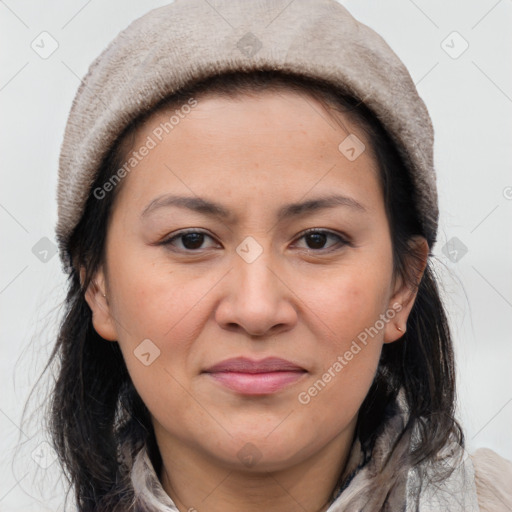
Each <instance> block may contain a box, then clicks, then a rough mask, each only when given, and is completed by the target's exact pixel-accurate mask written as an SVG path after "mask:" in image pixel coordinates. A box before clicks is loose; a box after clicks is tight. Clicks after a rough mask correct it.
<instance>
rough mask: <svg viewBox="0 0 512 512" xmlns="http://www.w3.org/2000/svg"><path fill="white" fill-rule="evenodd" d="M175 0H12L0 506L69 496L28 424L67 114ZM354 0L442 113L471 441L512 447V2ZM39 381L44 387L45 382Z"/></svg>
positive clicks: (53, 269) (4, 125)
mask: <svg viewBox="0 0 512 512" xmlns="http://www.w3.org/2000/svg"><path fill="white" fill-rule="evenodd" d="M209 2H210V3H212V4H213V5H215V2H214V1H213V0H209ZM166 3H168V2H166V1H156V0H151V1H146V2H135V1H134V0H130V1H127V0H123V1H121V0H110V1H109V2H99V1H98V0H96V1H94V0H89V1H88V2H87V1H75V0H74V1H66V2H64V1H63V0H60V1H56V0H53V1H46V2H44V3H43V2H36V1H35V0H27V1H15V0H6V1H0V44H1V48H2V52H1V55H0V59H1V62H0V64H1V65H0V108H1V112H2V116H1V120H0V126H1V130H2V132H1V134H2V136H1V139H0V144H1V148H0V159H1V167H0V169H1V172H2V187H1V189H0V225H1V233H2V251H1V259H0V314H1V319H0V334H1V344H0V350H1V355H0V389H1V390H2V391H1V393H0V434H1V435H0V453H1V454H2V456H1V457H0V511H7V512H11V511H12V512H14V511H18V510H19V511H21V510H23V511H38V512H41V511H44V510H52V511H56V510H62V505H61V504H62V496H63V491H62V486H59V484H58V482H57V477H58V475H59V472H58V465H57V463H53V464H52V462H53V454H52V452H51V450H49V449H48V446H47V445H46V444H44V439H45V436H44V429H43V424H42V418H41V415H37V414H36V415H33V416H30V417H28V418H27V420H26V421H25V422H23V423H22V412H23V406H24V403H25V400H26V399H27V396H28V393H29V392H30V389H31V387H32V386H33V385H34V384H35V383H36V379H37V376H38V375H39V373H40V372H41V370H42V368H43V366H44V363H45V361H46V358H47V357H48V354H49V350H50V348H51V345H52V343H53V337H54V336H55V328H56V318H57V314H58V307H59V305H60V304H61V303H62V301H63V299H64V292H65V279H64V275H63V274H62V273H61V269H60V263H59V260H58V256H57V255H56V254H53V253H52V252H51V248H52V247H53V246H54V241H55V240H54V231H53V230H54V226H55V222H56V202H55V190H56V177H57V163H58V154H59V149H60V144H61V140H62V135H63V131H64V126H65V122H66V118H67V114H68V112H69V108H70V106H71V102H72V99H73V97H74V95H75V92H76V90H77V87H78V85H79V83H80V77H83V75H84V74H85V72H86V71H87V68H88V66H89V64H90V63H91V62H92V60H93V59H94V58H95V57H96V56H97V55H98V54H99V53H100V52H101V51H102V50H103V49H104V47H105V46H106V44H107V43H108V42H109V41H110V40H111V39H112V38H114V37H115V35H117V33H118V32H119V31H120V30H121V29H123V28H125V27H126V26H127V25H128V24H129V23H130V22H131V21H132V20H134V19H135V18H137V17H139V16H140V15H142V14H144V13H145V12H147V11H148V10H150V9H151V8H153V7H158V6H160V5H164V4H166ZM342 3H343V4H344V5H346V6H347V7H348V9H349V10H350V11H351V12H352V14H354V16H356V17H357V18H358V19H360V20H361V21H363V22H364V23H366V24H368V25H370V26H371V27H372V28H374V29H375V30H377V32H379V33H380V34H381V35H382V36H383V37H384V38H385V39H386V40H387V41H388V43H389V44H390V45H391V47H392V48H393V49H394V50H395V51H396V53H397V54H398V55H399V56H400V58H401V59H402V60H403V61H404V62H405V64H406V66H407V67H408V69H409V71H410V73H411V75H412V77H413V79H414V81H415V82H416V84H417V86H418V90H419V92H420V94H421V96H422V97H423V98H424V100H425V102H426V104H427V106H428V108H429V111H430V113H431V116H432V119H433V123H434V127H435V132H436V148H435V150H436V168H437V172H438V184H439V200H440V210H441V219H440V232H439V242H438V243H437V246H436V247H435V249H434V253H435V255H436V259H437V268H438V270H439V275H440V277H441V279H442V288H443V295H444V297H445V298H446V301H447V305H448V308H449V312H450V322H451V327H452V329H453V335H454V338H455V343H456V352H457V362H458V391H459V402H458V417H459V418H460V420H461V421H462V423H463V425H464V427H465V433H466V437H467V443H468V451H469V452H473V451H474V450H475V449H476V448H478V447H482V446H486V447H489V448H492V449H494V450H496V451H497V452H498V453H500V454H501V455H502V456H504V457H507V458H508V459H512V436H511V433H512V377H511V373H512V370H511V368H510V364H511V362H512V344H511V343H510V341H511V336H510V326H511V323H510V319H511V318H512V314H511V313H512V270H511V268H512V258H511V254H512V250H511V249H512V229H511V220H512V172H511V162H512V158H511V153H512V144H511V140H510V137H511V134H512V76H511V65H510V57H509V53H510V48H512V31H511V30H510V27H511V26H512V24H511V22H512V1H511V0H500V1H496V0H481V1H476V0H474V1H467V2H464V3H462V2H446V1H442V0H434V1H433V0H429V1H427V0H416V1H414V2H413V1H410V0H393V1H390V0H388V1H387V2H378V1H368V0H364V1H362V0H357V1H356V0H347V1H345V2H342ZM43 31H47V32H48V33H50V34H51V36H52V37H53V38H54V39H55V40H56V41H57V43H58V48H57V49H56V51H55V52H54V53H53V54H52V55H50V56H49V57H48V58H42V57H41V56H40V54H38V53H36V51H35V50H34V49H33V48H32V47H31V44H32V42H33V41H35V43H34V46H35V45H37V44H39V50H38V51H39V52H42V51H43V48H42V46H43V44H42V43H41V37H47V38H48V36H40V34H41V33H42V32H43ZM454 31H456V32H457V33H458V34H459V35H457V34H455V35H454V34H453V32H454ZM443 41H444V42H443ZM50 43H51V41H50V39H46V40H45V44H44V48H45V49H46V50H48V49H49V48H50ZM466 45H468V47H467V49H466V50H465V51H464V52H463V53H461V52H462V50H464V48H465V46H466ZM36 48H37V46H36ZM459 54H460V55H459ZM45 237H46V238H47V239H48V240H46V239H45ZM42 239H43V240H42ZM41 240H42V241H41ZM36 244H38V245H36ZM34 247H36V249H34V250H33V248H34ZM443 247H444V248H445V249H444V251H443ZM48 249H50V252H48V253H44V252H42V251H44V250H48ZM466 251H467V252H466ZM45 260H46V261H45ZM34 396H35V400H36V403H37V401H39V402H41V401H44V397H45V395H44V382H43V383H42V386H40V387H39V388H38V391H37V392H36V393H35V395H34ZM47 466H48V467H47Z"/></svg>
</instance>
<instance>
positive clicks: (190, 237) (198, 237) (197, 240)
mask: <svg viewBox="0 0 512 512" xmlns="http://www.w3.org/2000/svg"><path fill="white" fill-rule="evenodd" d="M203 237H204V235H203V234H202V233H186V234H185V235H183V245H184V246H185V247H186V248H187V249H198V248H199V247H201V244H202V243H203ZM187 241H188V242H190V241H191V242H192V243H191V244H190V243H187Z"/></svg>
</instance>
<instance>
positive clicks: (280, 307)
mask: <svg viewBox="0 0 512 512" xmlns="http://www.w3.org/2000/svg"><path fill="white" fill-rule="evenodd" d="M225 279H226V280H227V282H226V293H225V295H224V296H223V299H222V300H221V302H220V304H219V306H218V307H217V311H216V315H215V316H216V320H217V322H218V324H219V325H220V326H221V327H222V328H224V329H226V330H230V331H244V332H245V333H246V334H249V335H250V336H258V337H267V336H274V335H276V334H277V333H279V332H281V331H286V330H289V329H292V328H293V326H294V325H295V323H296V322H297V310H296V308H295V306H294V301H295V295H294V293H293V290H292V287H291V286H290V284H289V283H287V282H286V281H287V280H289V279H287V276H285V275H284V271H283V270H282V269H281V268H280V267H279V265H278V264H277V262H276V258H272V256H271V254H270V250H264V251H263V253H262V254H261V255H260V256H259V257H258V258H257V259H256V260H255V261H252V262H248V261H246V260H244V259H243V258H242V257H239V256H238V255H235V257H234V262H233V268H232V269H231V271H230V272H229V273H228V275H227V276H226V278H225Z"/></svg>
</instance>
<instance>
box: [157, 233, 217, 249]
mask: <svg viewBox="0 0 512 512" xmlns="http://www.w3.org/2000/svg"><path fill="white" fill-rule="evenodd" d="M205 238H210V239H211V240H213V238H212V237H211V236H210V235H208V234H207V233H206V232H205V231H201V230H199V229H188V230H184V231H181V232H179V233H177V234H175V235H173V236H172V237H170V238H167V239H165V240H164V241H163V242H161V245H165V246H173V247H176V249H177V250H181V251H197V250H198V249H207V248H208V247H201V245H202V244H203V243H204V239H205ZM176 241H178V242H180V241H181V247H179V246H176V244H175V242H176Z"/></svg>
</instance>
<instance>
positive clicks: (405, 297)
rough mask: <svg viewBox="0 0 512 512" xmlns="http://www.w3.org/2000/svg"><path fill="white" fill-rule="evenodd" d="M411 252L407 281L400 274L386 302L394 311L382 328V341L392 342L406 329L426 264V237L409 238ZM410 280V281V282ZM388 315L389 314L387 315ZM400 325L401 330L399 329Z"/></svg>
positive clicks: (427, 250)
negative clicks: (383, 328) (391, 318)
mask: <svg viewBox="0 0 512 512" xmlns="http://www.w3.org/2000/svg"><path fill="white" fill-rule="evenodd" d="M408 243H409V246H411V248H412V254H411V255H410V256H408V261H407V263H406V265H408V269H407V273H408V275H409V282H407V280H405V279H404V278H403V277H402V276H399V277H398V278H397V279H396V280H395V281H394V285H393V287H394V289H393V293H392V297H391V299H390V301H389V304H388V311H394V312H395V315H394V317H393V320H390V321H389V322H387V324H386V327H385V330H384V343H392V342H393V341H396V340H398V339H400V338H401V337H402V336H403V335H404V334H405V331H406V330H407V327H406V326H407V319H408V318H409V314H410V312H411V309H412V307H413V305H414V301H415V300H416V296H417V294H418V288H419V283H420V281H421V278H422V277H423V273H424V271H425V268H426V266H427V261H428V254H429V247H428V243H427V241H426V239H425V238H424V237H422V236H415V237H412V238H411V240H409V242H408ZM411 280H412V283H411V282H410V281H411ZM388 316H389V315H388ZM397 327H400V328H401V329H402V331H399V330H398V329H397Z"/></svg>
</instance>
